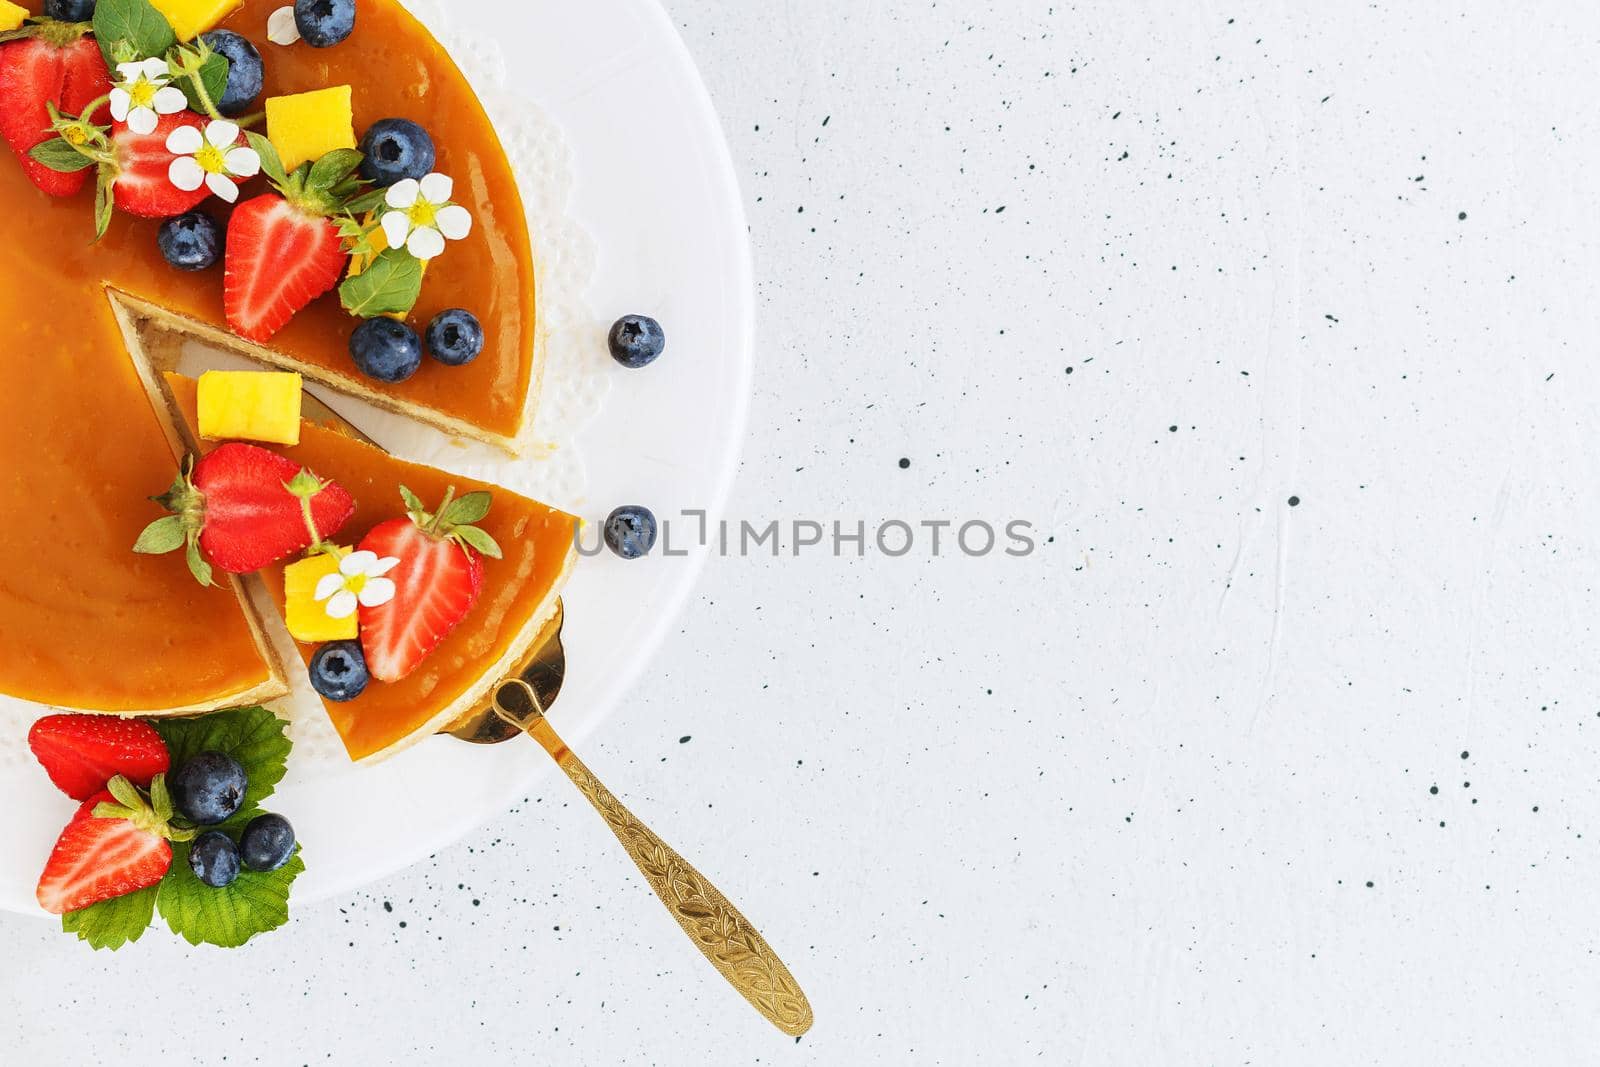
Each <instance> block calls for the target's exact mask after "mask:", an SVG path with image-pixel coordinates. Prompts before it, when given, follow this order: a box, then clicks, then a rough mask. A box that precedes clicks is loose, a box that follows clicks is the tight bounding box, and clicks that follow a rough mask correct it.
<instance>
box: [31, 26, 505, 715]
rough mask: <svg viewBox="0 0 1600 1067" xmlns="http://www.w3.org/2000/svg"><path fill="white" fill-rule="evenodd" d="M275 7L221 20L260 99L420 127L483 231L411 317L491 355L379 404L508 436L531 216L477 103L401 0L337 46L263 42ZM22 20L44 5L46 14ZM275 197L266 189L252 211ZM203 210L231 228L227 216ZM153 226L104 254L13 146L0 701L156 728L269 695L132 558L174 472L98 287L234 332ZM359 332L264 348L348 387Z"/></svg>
mask: <svg viewBox="0 0 1600 1067" xmlns="http://www.w3.org/2000/svg"><path fill="white" fill-rule="evenodd" d="M281 2H282V0H246V2H245V4H244V5H243V7H242V8H241V9H240V10H239V11H238V12H236V13H235V14H234V15H232V16H231V17H230V18H229V19H228V20H227V21H226V22H225V23H224V25H225V26H226V27H227V28H230V29H234V30H236V31H238V32H240V33H243V34H244V35H245V36H247V37H249V38H251V39H252V40H253V41H255V42H256V44H257V47H258V48H259V49H260V50H261V52H262V55H263V57H264V59H265V61H266V68H267V88H266V91H265V92H264V94H263V99H264V98H265V97H266V96H269V95H274V94H281V93H291V92H301V91H305V90H308V89H313V88H320V87H323V86H326V85H330V84H350V85H352V86H353V87H354V100H355V114H356V125H357V134H358V136H359V134H360V132H361V130H363V129H364V128H365V126H366V125H367V124H370V123H371V122H372V121H374V120H376V119H379V118H383V117H388V116H401V117H407V118H411V119H414V120H415V121H418V122H420V123H422V124H423V125H424V126H425V127H427V128H428V129H429V130H430V131H431V132H432V133H433V135H434V139H435V142H436V144H437V145H438V149H439V159H438V169H439V170H442V171H443V172H445V173H447V174H450V175H451V176H452V177H454V178H455V180H456V197H455V198H456V200H457V202H459V203H462V204H464V205H466V206H467V207H468V208H469V210H471V211H472V213H473V218H474V222H475V227H474V231H473V233H472V235H471V236H470V237H469V238H468V239H466V240H464V241H459V242H453V243H452V244H451V246H450V248H449V250H448V251H447V252H446V253H445V256H444V257H442V258H441V259H440V260H439V261H438V262H437V263H435V264H434V265H433V267H432V269H431V270H429V272H428V277H427V282H426V285H425V287H424V290H423V295H422V300H421V303H420V304H419V305H418V307H417V309H416V311H415V312H414V314H413V320H412V321H413V325H415V326H417V327H418V328H419V329H420V328H421V327H422V326H423V325H425V324H426V322H427V321H428V320H429V319H430V318H431V317H432V316H433V315H434V314H435V313H437V312H438V311H440V310H443V309H444V308H447V307H458V306H459V307H465V308H468V309H470V310H472V311H473V312H474V313H475V314H477V315H478V316H479V318H480V319H481V320H482V321H483V322H484V324H485V329H486V333H487V336H488V344H487V347H486V350H485V352H484V354H483V355H482V356H481V357H479V359H478V360H477V361H476V362H475V363H473V364H471V365H470V366H468V367H465V368H446V367H444V366H442V365H439V364H436V363H434V362H433V361H431V360H428V361H425V362H424V367H423V369H422V371H421V372H420V373H418V374H417V376H416V377H415V378H413V379H412V380H411V381H410V382H407V383H403V384H401V385H398V386H385V387H378V388H381V389H384V390H386V391H388V392H390V393H391V394H392V395H395V396H397V397H400V398H403V399H405V400H408V401H412V402H415V403H419V404H423V405H426V406H429V407H432V408H434V409H437V410H439V411H441V412H444V413H446V414H448V415H452V416H455V417H458V418H461V419H464V420H466V421H468V422H470V423H472V424H474V425H477V426H480V427H482V428H484V429H485V430H487V431H489V432H492V433H496V434H501V435H504V436H514V435H515V434H516V432H517V430H518V428H519V427H520V423H521V417H522V410H523V406H524V401H525V397H526V393H527V390H528V385H529V381H530V377H531V374H532V352H533V341H534V329H535V324H534V315H533V307H534V301H533V287H534V274H533V265H532V259H531V253H530V249H529V243H528V237H527V232H526V223H525V220H524V216H523V209H522V202H521V198H520V195H519V194H518V192H517V188H516V185H515V180H514V177H513V175H512V173H511V170H510V167H509V164H508V162H507V160H506V159H505V156H504V153H503V151H502V149H501V147H500V144H499V140H498V138H497V137H496V135H495V133H494V131H493V129H492V127H491V126H490V125H489V122H488V120H487V118H486V116H485V115H484V112H483V110H482V107H481V105H480V104H479V103H478V101H477V98H476V96H475V95H474V94H473V92H472V90H471V88H470V87H469V86H468V85H467V83H466V81H465V79H464V78H463V77H462V76H461V74H460V72H459V71H458V70H457V69H456V67H455V65H454V63H453V62H452V61H451V60H450V58H449V56H447V55H446V54H445V53H444V52H443V51H442V49H441V48H440V47H439V45H438V44H437V43H436V42H435V41H434V40H433V38H432V36H431V35H430V34H428V32H427V31H426V30H425V29H423V28H422V27H421V26H420V25H419V24H417V23H416V22H415V21H414V20H413V19H412V18H411V17H410V16H409V15H408V14H406V13H405V12H404V11H403V10H402V9H401V8H400V7H399V6H398V5H397V4H395V3H392V2H390V0H362V3H361V9H360V17H359V21H358V24H357V30H356V32H355V34H354V35H353V36H352V37H351V38H350V39H349V40H348V41H346V42H345V43H344V44H342V45H339V46H336V47H334V48H331V49H326V50H317V49H313V48H310V47H309V46H307V45H305V44H303V43H302V44H299V45H296V46H294V47H292V48H281V47H279V46H277V45H274V44H271V43H270V42H267V41H266V39H265V30H266V22H267V16H268V15H269V14H270V13H271V11H272V10H274V9H275V8H276V7H278V6H280V5H281ZM25 6H27V7H29V8H30V9H31V10H33V11H35V12H37V11H38V9H39V3H38V0H25ZM91 184H92V183H91ZM265 191H266V185H265V181H264V179H256V180H255V181H252V182H251V183H250V184H249V185H247V186H246V188H245V189H244V190H243V193H242V196H241V199H248V198H249V197H251V196H253V195H257V194H259V193H262V192H265ZM207 210H210V211H215V212H217V213H218V216H219V218H223V217H225V213H226V207H225V205H223V204H221V202H220V201H217V200H215V199H213V200H211V201H208V203H207ZM156 228H157V224H156V223H155V222H153V221H149V220H141V219H133V218H130V217H128V216H124V215H121V214H119V215H117V217H116V218H115V219H114V221H113V223H112V226H111V230H110V232H109V233H108V234H107V235H106V237H105V238H104V239H103V240H101V241H100V242H98V243H91V240H92V237H93V219H92V192H90V191H88V190H86V191H85V192H84V193H83V194H82V195H80V196H78V197H74V198H70V199H67V200H52V199H51V198H49V197H47V196H45V195H44V194H43V193H41V192H39V191H38V190H37V189H35V188H34V187H33V185H32V184H31V183H30V182H28V180H27V179H26V177H25V176H24V174H23V171H22V168H21V166H20V165H19V164H18V163H17V161H16V159H15V157H14V155H13V154H12V153H11V151H10V149H9V148H8V147H6V146H4V145H3V144H0V263H3V265H4V266H3V270H0V375H3V377H4V382H5V384H4V385H3V386H0V478H3V481H4V484H3V486H0V488H3V490H4V491H3V492H0V559H3V560H4V565H3V568H0V692H4V693H7V694H10V695H13V696H18V697H21V698H23V699H27V700H33V701H37V702H40V703H46V704H56V705H61V706H66V707H73V708H83V709H89V710H107V711H153V710H161V709H164V708H169V707H181V706H188V705H190V704H195V703H200V702H204V701H209V700H213V699H221V698H225V697H226V696H228V695H229V694H232V693H239V692H244V691H247V690H249V689H250V688H252V687H253V686H255V685H257V684H259V683H261V682H263V681H265V680H266V679H267V678H268V677H269V674H270V672H269V670H268V668H267V666H266V664H265V663H264V662H263V660H262V659H261V657H260V655H259V653H258V651H257V650H256V647H255V644H254V641H253V640H252V639H251V636H250V631H249V627H248V623H247V622H246V621H245V617H244V615H243V613H242V611H241V609H240V606H239V604H238V603H237V601H236V599H235V597H234V595H233V594H232V592H231V591H229V590H228V589H226V588H222V589H210V590H205V589H201V588H200V587H199V586H198V585H196V584H195V583H194V582H193V580H192V579H190V578H189V577H188V574H187V569H186V568H185V566H184V563H183V560H182V558H181V554H174V555H172V556H165V557H155V558H151V557H138V556H135V555H134V554H133V553H132V552H131V551H130V548H131V546H132V544H133V542H134V540H135V539H136V538H137V536H138V534H139V531H140V530H141V529H142V528H143V527H144V526H145V524H146V523H148V522H150V521H151V520H153V519H155V518H158V517H159V516H160V515H161V514H162V512H161V510H160V509H159V508H158V507H157V506H156V505H154V504H152V503H150V502H149V501H148V499H146V498H147V497H149V496H150V495H152V494H156V493H160V492H162V491H164V490H165V488H166V487H167V485H168V484H169V483H170V482H171V480H172V476H173V472H174V464H173V457H172V455H171V453H170V450H169V448H168V445H167V443H166V438H165V435H164V433H163V431H162V429H161V426H160V424H159V423H158V422H157V420H156V417H155V415H154V413H153V411H152V409H151V407H150V404H149V401H148V398H147V396H146V394H145V392H144V390H143V389H142V387H141V386H140V384H139V381H138V378H137V376H136V374H135V371H134V369H133V367H132V365H131V364H130V362H129V359H128V357H127V355H126V353H125V350H124V345H123V340H122V336H121V333H120V331H119V330H118V328H117V326H116V323H115V321H114V319H113V316H112V314H111V312H110V309H109V306H108V304H107V301H106V298H105V295H104V287H105V286H107V285H112V286H115V287H118V288H121V289H125V290H127V291H128V292H131V293H133V294H135V295H137V296H139V297H142V298H145V299H147V300H150V301H152V302H154V303H157V304H160V305H163V306H165V307H167V308H170V309H172V310H173V311H176V312H178V313H181V314H185V315H189V316H192V317H195V318H198V319H201V320H204V321H207V322H213V323H217V324H222V323H223V321H224V320H223V314H222V290H223V284H222V281H223V279H222V270H221V268H220V267H219V268H216V269H214V270H212V271H208V272H205V273H202V274H197V275H196V274H185V273H182V272H179V271H175V270H173V269H172V268H170V267H168V266H167V265H166V263H165V261H164V260H163V259H162V257H161V254H160V251H159V249H158V247H157V244H156ZM353 325H354V322H353V320H352V319H350V318H349V317H348V316H346V315H345V314H344V312H343V311H342V309H341V308H340V307H339V304H338V298H337V296H336V295H330V296H327V297H324V298H323V299H322V300H321V301H319V302H318V303H317V304H315V305H313V306H312V307H311V308H308V309H307V310H306V311H304V312H302V313H301V314H300V315H299V316H297V317H296V318H295V320H294V321H293V322H291V323H290V325H289V326H288V327H287V328H286V329H284V330H283V331H282V332H281V333H280V334H279V335H278V336H277V337H275V338H274V339H273V340H272V342H271V347H273V348H276V349H278V350H280V351H283V352H287V353H289V354H292V355H293V356H295V357H296V358H298V359H301V360H304V361H305V362H307V363H311V364H315V365H317V366H319V367H324V368H328V369H329V370H330V371H331V372H334V373H338V374H343V375H347V376H351V377H354V370H353V367H352V366H351V364H350V360H349V354H348V349H347V341H348V337H349V333H350V330H351V328H352V326H353ZM418 481H419V482H422V481H423V479H422V478H420V477H419V478H418ZM424 484H427V485H429V486H430V487H431V486H432V484H433V483H432V482H425V483H424ZM351 488H352V490H355V489H356V487H355V486H351ZM417 488H418V491H419V492H420V491H422V486H421V485H419V486H417ZM443 681H444V680H443V679H440V680H438V681H437V682H436V684H443Z"/></svg>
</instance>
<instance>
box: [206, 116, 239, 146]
mask: <svg viewBox="0 0 1600 1067" xmlns="http://www.w3.org/2000/svg"><path fill="white" fill-rule="evenodd" d="M238 139H239V127H238V125H237V124H235V123H232V122H228V121H227V120H226V119H219V120H218V121H216V122H213V123H212V124H211V125H209V126H207V127H206V140H207V141H209V142H211V147H213V148H227V147H228V146H230V145H232V144H233V143H234V142H235V141H237V140H238Z"/></svg>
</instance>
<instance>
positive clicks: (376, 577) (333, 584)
mask: <svg viewBox="0 0 1600 1067" xmlns="http://www.w3.org/2000/svg"><path fill="white" fill-rule="evenodd" d="M398 566H400V561H399V560H398V559H395V558H394V557H393V556H385V557H383V558H382V559H379V558H378V554H377V553H376V552H352V553H350V554H349V555H348V556H346V557H344V559H342V560H340V561H339V573H337V574H329V575H327V576H325V577H324V578H323V579H322V581H320V582H318V583H317V590H316V601H317V603H319V604H324V602H326V603H325V604H324V606H323V609H322V610H324V611H326V612H327V613H328V618H330V619H348V618H349V617H350V616H352V615H354V614H355V613H356V608H357V607H364V608H376V607H381V606H383V605H384V604H387V603H388V602H389V601H391V600H393V599H394V594H395V587H394V580H393V579H391V578H385V577H384V575H386V574H388V573H389V572H390V571H392V570H394V569H395V568H396V567H398Z"/></svg>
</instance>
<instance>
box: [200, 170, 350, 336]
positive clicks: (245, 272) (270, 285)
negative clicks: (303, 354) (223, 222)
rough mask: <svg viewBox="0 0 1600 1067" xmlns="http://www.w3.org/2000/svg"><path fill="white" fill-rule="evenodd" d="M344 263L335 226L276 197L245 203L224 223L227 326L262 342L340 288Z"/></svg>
mask: <svg viewBox="0 0 1600 1067" xmlns="http://www.w3.org/2000/svg"><path fill="white" fill-rule="evenodd" d="M346 262H347V259H346V256H345V250H344V242H343V239H342V238H341V237H340V236H339V227H338V226H337V225H336V224H335V223H334V222H333V221H332V220H331V219H326V218H322V217H319V216H317V215H308V214H306V213H305V212H303V211H301V210H300V209H299V208H297V207H295V206H294V205H293V204H291V203H289V201H287V200H285V199H284V198H283V197H281V196H279V195H277V194H276V193H266V194H264V195H262V196H258V197H256V198H255V199H254V200H248V201H246V202H245V203H243V204H240V205H239V207H238V208H237V209H236V210H235V211H234V213H233V218H232V219H231V220H229V222H228V262H227V278H226V281H225V283H224V284H225V286H226V288H225V290H224V306H225V308H226V311H227V314H228V325H229V326H230V327H232V328H233V332H234V333H236V334H238V335H239V336H240V337H243V338H244V339H245V340H247V341H256V342H263V341H266V340H267V339H269V338H270V337H272V335H273V334H275V333H277V332H278V331H279V330H281V329H283V327H284V326H285V325H286V324H287V323H288V321H289V320H290V319H292V318H294V317H295V315H297V314H299V312H300V311H301V309H303V308H304V307H305V306H306V305H307V304H309V303H311V301H313V300H315V299H316V298H317V297H319V296H321V295H322V294H324V293H326V292H328V291H330V290H331V289H332V288H333V287H334V286H335V285H337V284H339V277H340V275H342V274H343V273H344V269H345V265H346Z"/></svg>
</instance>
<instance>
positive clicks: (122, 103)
mask: <svg viewBox="0 0 1600 1067" xmlns="http://www.w3.org/2000/svg"><path fill="white" fill-rule="evenodd" d="M132 106H133V97H131V96H129V95H128V90H126V89H113V90H111V117H112V118H114V119H116V120H117V121H118V122H127V121H128V108H130V107H132Z"/></svg>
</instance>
